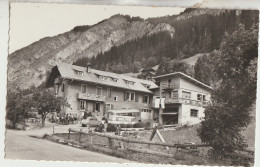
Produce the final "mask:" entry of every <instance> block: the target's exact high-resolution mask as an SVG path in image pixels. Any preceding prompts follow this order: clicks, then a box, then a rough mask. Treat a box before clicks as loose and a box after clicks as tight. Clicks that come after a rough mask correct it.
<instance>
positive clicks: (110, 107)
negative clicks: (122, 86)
mask: <svg viewBox="0 0 260 167" xmlns="http://www.w3.org/2000/svg"><path fill="white" fill-rule="evenodd" d="M108 110H112V104H110V103H107V104H106V111H108Z"/></svg>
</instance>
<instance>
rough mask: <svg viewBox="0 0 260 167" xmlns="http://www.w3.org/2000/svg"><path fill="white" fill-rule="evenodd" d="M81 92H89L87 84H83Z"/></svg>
mask: <svg viewBox="0 0 260 167" xmlns="http://www.w3.org/2000/svg"><path fill="white" fill-rule="evenodd" d="M81 93H87V85H81Z"/></svg>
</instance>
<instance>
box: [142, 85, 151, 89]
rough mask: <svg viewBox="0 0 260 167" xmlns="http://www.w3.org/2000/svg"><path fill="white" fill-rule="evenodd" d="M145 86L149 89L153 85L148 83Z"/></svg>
mask: <svg viewBox="0 0 260 167" xmlns="http://www.w3.org/2000/svg"><path fill="white" fill-rule="evenodd" d="M143 86H144V87H146V88H147V89H150V87H151V85H148V84H143Z"/></svg>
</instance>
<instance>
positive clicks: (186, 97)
mask: <svg viewBox="0 0 260 167" xmlns="http://www.w3.org/2000/svg"><path fill="white" fill-rule="evenodd" d="M182 98H184V99H190V98H191V93H190V92H186V91H182Z"/></svg>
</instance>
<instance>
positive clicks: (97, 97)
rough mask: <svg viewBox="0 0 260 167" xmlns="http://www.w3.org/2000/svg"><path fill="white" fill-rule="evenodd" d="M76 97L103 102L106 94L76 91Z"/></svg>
mask: <svg viewBox="0 0 260 167" xmlns="http://www.w3.org/2000/svg"><path fill="white" fill-rule="evenodd" d="M78 99H82V100H91V101H101V102H103V101H105V100H106V96H102V95H96V94H89V93H78Z"/></svg>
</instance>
